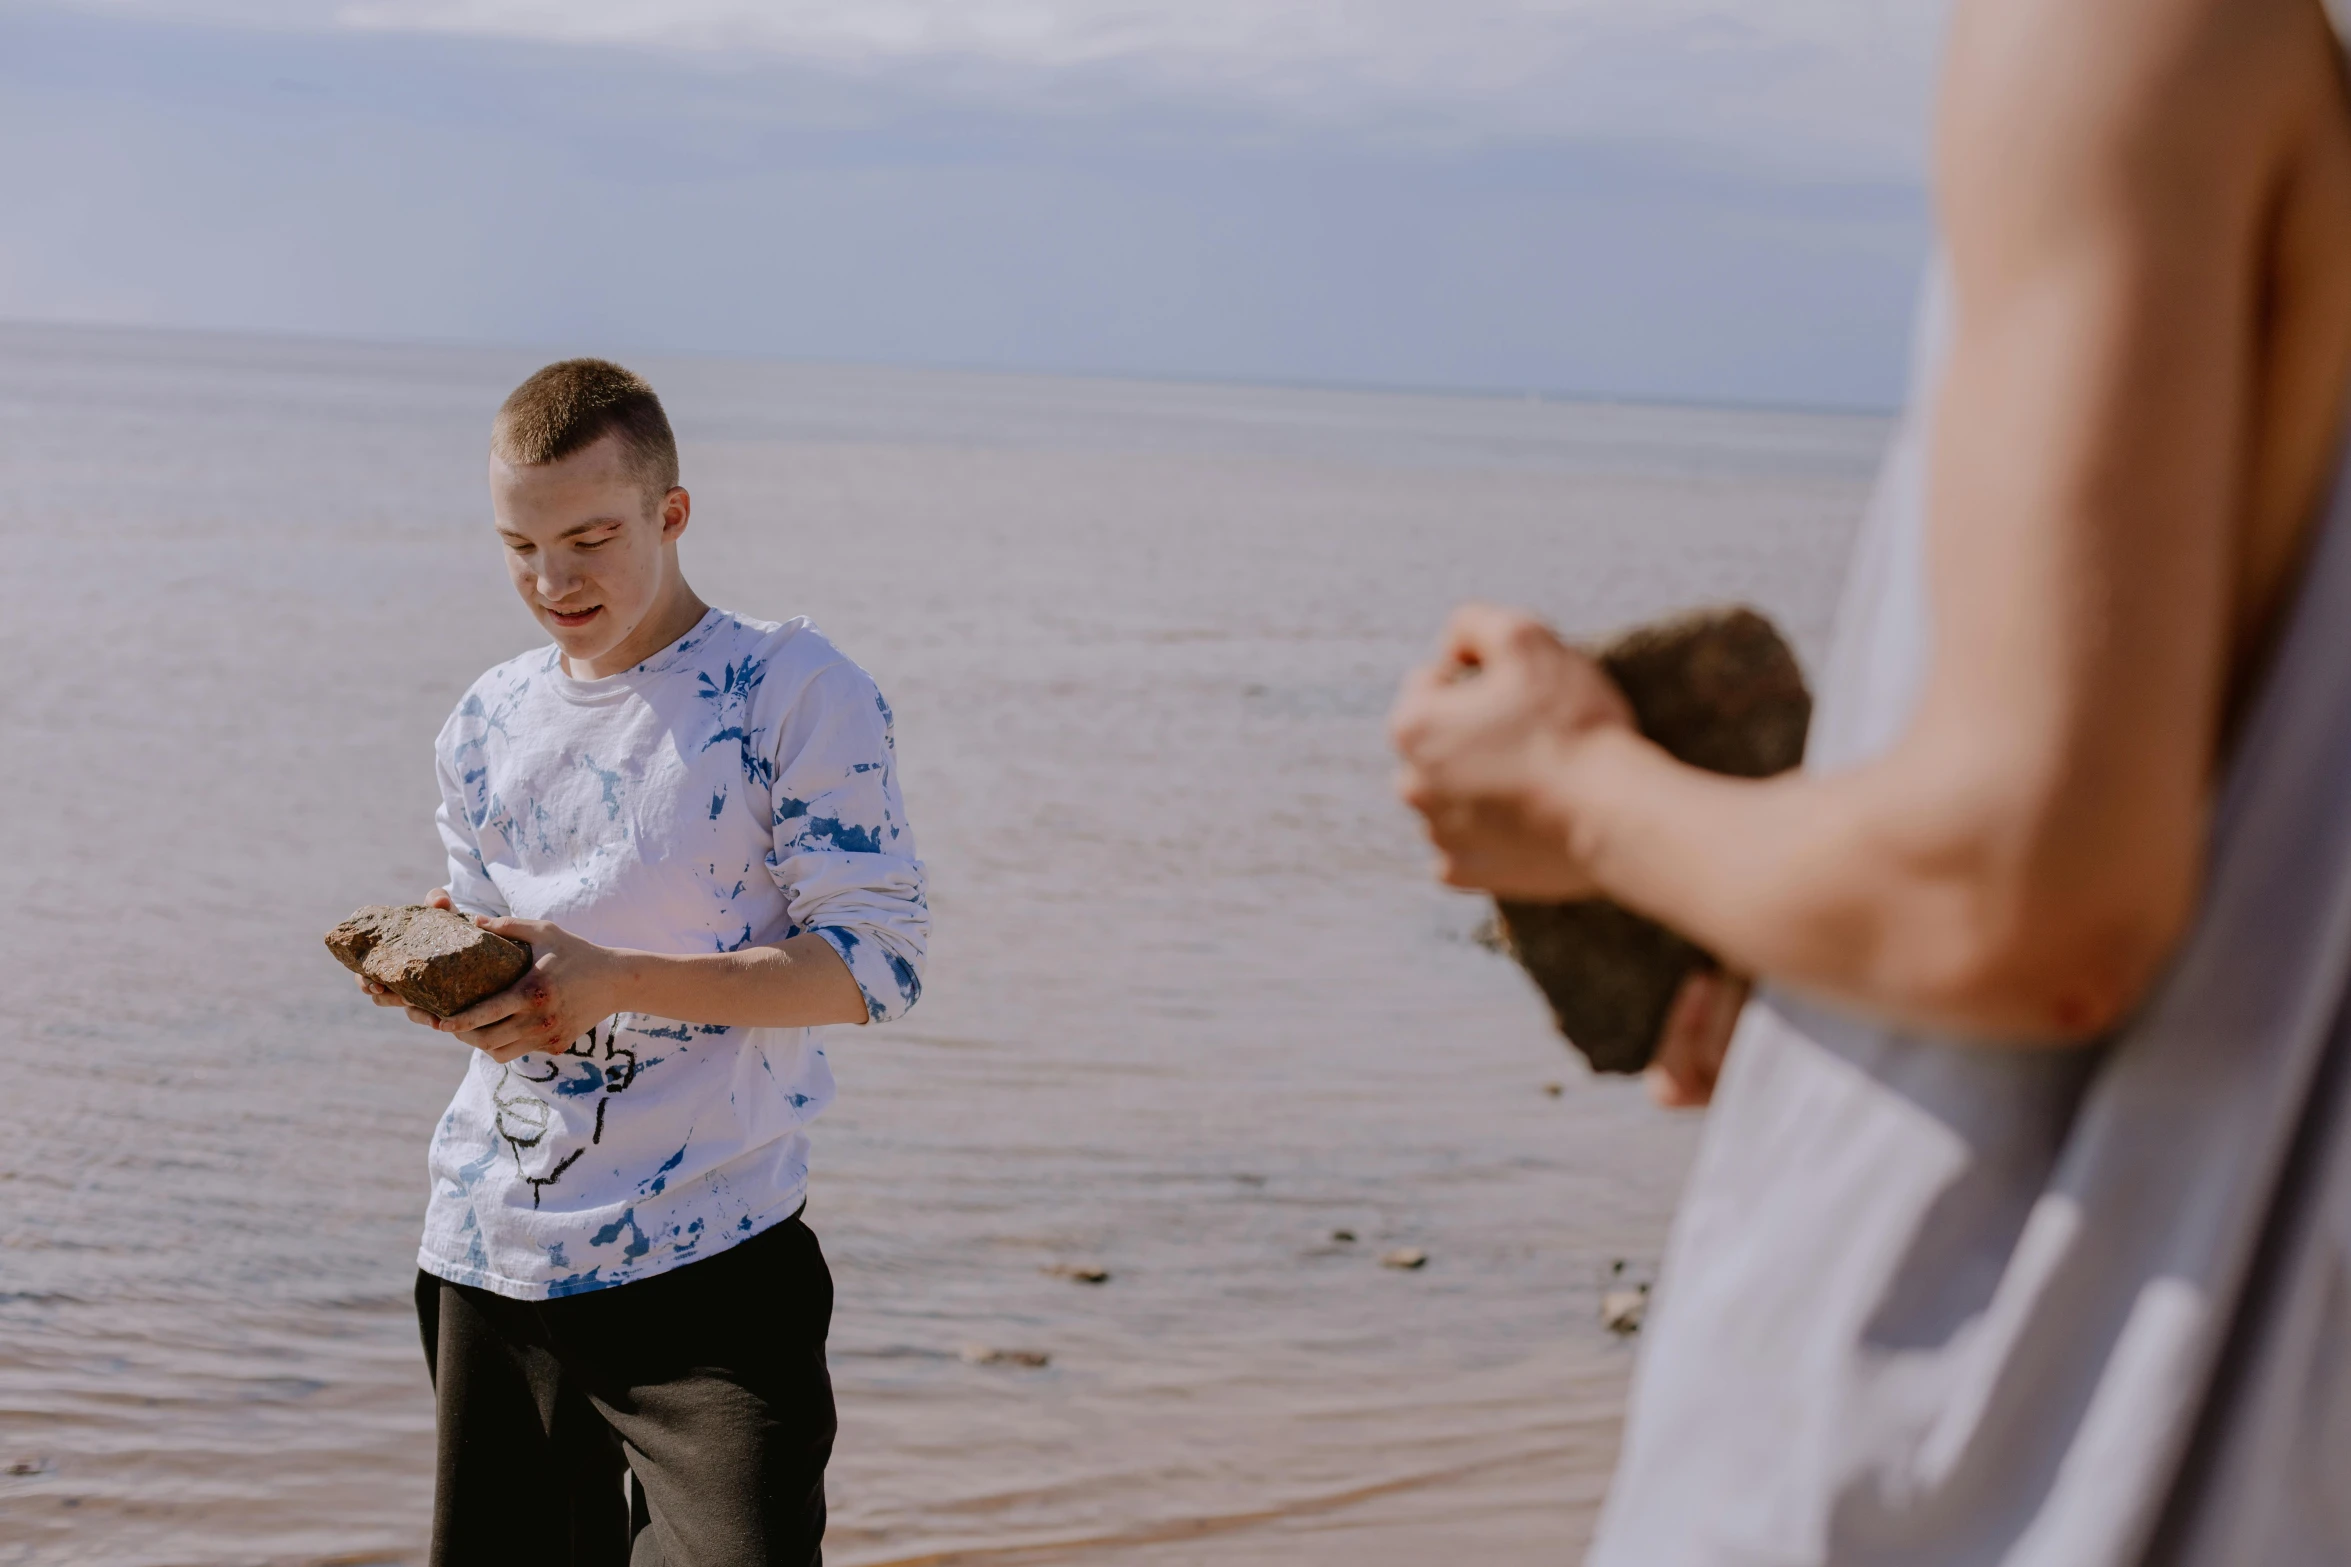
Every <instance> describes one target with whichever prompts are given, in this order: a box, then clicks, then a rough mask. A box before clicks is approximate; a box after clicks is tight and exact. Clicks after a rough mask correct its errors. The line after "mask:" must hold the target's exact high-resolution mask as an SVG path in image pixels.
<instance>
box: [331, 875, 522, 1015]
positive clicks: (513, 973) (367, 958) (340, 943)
mask: <svg viewBox="0 0 2351 1567" xmlns="http://www.w3.org/2000/svg"><path fill="white" fill-rule="evenodd" d="M326 941H327V950H328V951H329V952H332V953H333V954H334V955H335V956H336V957H337V958H339V959H341V960H342V964H343V966H344V967H345V968H347V969H349V970H351V971H352V972H353V973H355V974H360V975H364V976H365V977H367V978H369V979H372V980H374V981H375V982H376V983H377V984H379V985H381V986H383V987H384V988H385V989H386V990H389V991H390V992H391V993H392V994H393V995H395V996H398V997H399V998H400V999H401V1000H403V1001H405V1002H407V1003H408V1004H409V1005H410V1006H412V1007H422V1008H424V1009H425V1010H426V1011H427V1012H430V1013H431V1014H433V1016H435V1017H454V1016H455V1015H456V1014H458V1013H460V1012H463V1011H464V1010H465V1009H466V1008H467V1007H470V1006H472V1005H473V1004H474V1003H475V1002H477V1001H481V1000H484V999H486V998H488V997H490V996H494V995H496V994H497V993H498V992H499V991H501V990H504V989H505V988H506V987H507V986H509V985H511V984H513V983H514V982H515V981H516V980H518V979H520V978H522V977H523V975H524V974H525V973H527V972H529V970H530V966H531V949H530V947H529V945H528V944H527V943H525V942H520V941H509V940H508V939H507V938H506V937H504V936H493V935H491V934H490V933H489V932H488V931H486V930H484V929H482V928H481V927H480V926H479V925H476V924H475V923H474V922H473V921H472V920H470V919H468V918H466V917H465V916H464V915H462V914H453V913H451V912H450V911H449V910H447V909H436V908H432V907H429V906H428V905H425V904H422V903H410V904H405V905H402V906H400V907H397V908H394V907H390V906H387V905H384V904H380V903H378V904H370V905H369V906H368V907H366V908H364V909H361V910H360V911H359V912H358V913H356V914H354V915H352V916H351V917H350V918H349V919H347V920H345V921H343V923H342V924H340V925H337V926H336V927H335V928H334V929H333V930H330V931H328V932H327V936H326Z"/></svg>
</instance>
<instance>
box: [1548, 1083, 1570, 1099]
mask: <svg viewBox="0 0 2351 1567" xmlns="http://www.w3.org/2000/svg"><path fill="white" fill-rule="evenodd" d="M1543 1092H1545V1093H1547V1094H1549V1095H1550V1096H1551V1097H1552V1098H1554V1099H1557V1098H1558V1097H1559V1096H1560V1095H1561V1094H1564V1093H1566V1092H1567V1085H1566V1084H1565V1083H1545V1084H1544V1085H1543Z"/></svg>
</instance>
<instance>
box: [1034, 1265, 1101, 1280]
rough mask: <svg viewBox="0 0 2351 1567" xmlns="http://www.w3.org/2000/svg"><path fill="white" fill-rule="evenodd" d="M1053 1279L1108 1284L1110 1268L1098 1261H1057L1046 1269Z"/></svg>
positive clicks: (1048, 1276)
mask: <svg viewBox="0 0 2351 1567" xmlns="http://www.w3.org/2000/svg"><path fill="white" fill-rule="evenodd" d="M1044 1271H1045V1276H1046V1277H1047V1278H1052V1279H1068V1280H1069V1281H1070V1282H1072V1283H1074V1284H1108V1283H1109V1282H1110V1270H1109V1269H1108V1268H1105V1267H1103V1266H1102V1265H1101V1264H1100V1263H1096V1262H1057V1263H1055V1264H1053V1266H1051V1267H1050V1268H1047V1269H1045V1270H1044Z"/></svg>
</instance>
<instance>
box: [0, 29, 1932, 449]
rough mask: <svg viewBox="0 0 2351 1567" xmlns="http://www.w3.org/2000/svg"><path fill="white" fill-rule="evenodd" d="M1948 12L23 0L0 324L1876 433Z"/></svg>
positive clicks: (1897, 369)
mask: <svg viewBox="0 0 2351 1567" xmlns="http://www.w3.org/2000/svg"><path fill="white" fill-rule="evenodd" d="M1941 19H1942V12H1941V7H1940V5H1939V4H1937V3H1936V0H1910V3H1893V0H764V3H762V0H348V3H344V0H81V3H55V0H51V3H36V0H0V154H5V155H4V156H0V318H5V319H16V320H33V321H90V322H109V323H126V324H151V325H163V326H178V327H195V328H213V329H230V330H264V331H273V332H295V333H312V334H325V335H331V336H340V337H360V338H394V339H427V340H443V341H459V342H497V343H509V344H533V345H543V346H547V347H549V348H551V349H561V350H564V351H574V350H577V351H595V352H607V353H622V354H625V353H626V352H629V351H632V350H634V351H639V352H650V351H670V352H675V351H690V352H719V353H741V354H758V355H775V356H784V357H792V358H803V359H818V360H846V361H854V362H863V363H889V364H918V365H945V366H959V367H978V368H1001V369H1020V370H1045V371H1068V372H1081V373H1114V374H1135V375H1147V376H1176V377H1196V378H1208V379H1239V380H1253V381H1274V382H1297V383H1318V384H1362V385H1376V386H1411V387H1431V388H1458V389H1465V390H1502V391H1539V392H1546V393H1559V394H1570V395H1595V396H1606V397H1624V398H1661V399H1673V400H1693V401H1720V402H1748V403H1771V404H1795V405H1809V406H1830V407H1882V406H1886V405H1888V404H1890V403H1891V402H1892V401H1893V400H1894V399H1895V397H1896V396H1897V395H1898V393H1899V389H1900V384H1901V370H1902V365H1901V356H1902V351H1903V346H1904V342H1905V339H1906V330H1905V329H1906V324H1907V318H1908V315H1909V311H1910V308H1911V304H1912V299H1913V294H1914V292H1915V287H1916V283H1917V279H1918V274H1919V269H1920V265H1921V262H1922V260H1923V256H1924V253H1925V248H1926V244H1927V203H1926V200H1925V196H1924V192H1923V165H1924V147H1925V143H1926V128H1927V119H1928V114H1929V107H1930V104H1929V100H1930V93H1931V85H1932V72H1933V57H1934V52H1935V46H1936V41H1937V38H1938V36H1939V33H1940V28H1941Z"/></svg>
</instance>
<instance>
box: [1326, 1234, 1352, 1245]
mask: <svg viewBox="0 0 2351 1567" xmlns="http://www.w3.org/2000/svg"><path fill="white" fill-rule="evenodd" d="M1331 1239H1332V1240H1333V1241H1334V1242H1336V1243H1337V1244H1339V1245H1341V1246H1352V1245H1354V1244H1355V1232H1354V1231H1353V1230H1333V1231H1331Z"/></svg>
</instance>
